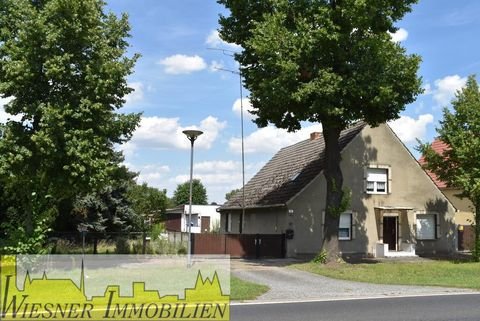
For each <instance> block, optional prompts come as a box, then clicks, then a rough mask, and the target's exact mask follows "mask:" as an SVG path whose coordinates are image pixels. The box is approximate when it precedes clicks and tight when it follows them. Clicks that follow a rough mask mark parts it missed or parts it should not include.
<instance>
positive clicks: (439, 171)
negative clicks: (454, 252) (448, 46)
mask: <svg viewBox="0 0 480 321" xmlns="http://www.w3.org/2000/svg"><path fill="white" fill-rule="evenodd" d="M452 106H453V110H450V109H448V108H445V109H444V110H443V120H442V121H441V122H440V128H437V131H438V134H439V136H438V139H439V140H441V141H442V142H444V143H446V144H447V145H448V148H446V149H445V150H444V151H443V153H442V154H441V155H440V154H437V153H436V152H435V151H434V150H433V149H432V147H431V146H430V145H429V144H421V143H420V144H419V146H418V147H417V149H418V150H419V151H420V152H421V153H422V154H423V155H424V158H425V161H426V164H425V168H427V169H428V170H431V171H432V172H433V173H435V174H436V175H437V176H438V177H439V179H440V180H442V181H444V182H446V183H447V186H449V187H455V188H459V189H461V190H462V194H461V196H462V197H467V198H468V199H469V200H470V201H471V202H472V203H473V205H474V206H475V208H474V209H473V210H474V211H475V223H474V225H475V226H476V229H475V249H474V253H473V256H474V259H475V261H477V262H478V261H480V228H479V226H480V213H479V212H480V92H479V88H478V83H477V81H476V79H475V76H470V77H468V80H467V84H466V86H465V87H464V88H463V89H462V90H461V91H459V92H457V94H456V95H455V98H454V99H453V100H452Z"/></svg>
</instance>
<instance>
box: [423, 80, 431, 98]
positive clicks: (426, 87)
mask: <svg viewBox="0 0 480 321" xmlns="http://www.w3.org/2000/svg"><path fill="white" fill-rule="evenodd" d="M423 90H424V91H423V94H424V95H431V94H432V85H430V84H429V83H426V84H425V85H423Z"/></svg>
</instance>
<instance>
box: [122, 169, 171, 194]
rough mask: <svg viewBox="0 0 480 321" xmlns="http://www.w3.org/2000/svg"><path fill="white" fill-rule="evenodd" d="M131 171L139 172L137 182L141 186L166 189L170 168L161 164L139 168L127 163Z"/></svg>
mask: <svg viewBox="0 0 480 321" xmlns="http://www.w3.org/2000/svg"><path fill="white" fill-rule="evenodd" d="M125 166H127V167H128V169H130V170H131V171H134V172H138V173H139V175H138V176H137V182H138V183H139V184H142V183H147V184H148V185H149V186H153V187H157V188H160V189H163V188H165V181H166V180H167V177H166V174H168V173H169V172H170V167H168V166H167V165H161V164H147V165H141V166H137V165H134V164H131V163H125Z"/></svg>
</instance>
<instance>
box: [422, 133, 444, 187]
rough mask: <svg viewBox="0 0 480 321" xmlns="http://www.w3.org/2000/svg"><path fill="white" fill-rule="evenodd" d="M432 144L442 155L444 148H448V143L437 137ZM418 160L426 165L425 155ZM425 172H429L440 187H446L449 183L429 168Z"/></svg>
mask: <svg viewBox="0 0 480 321" xmlns="http://www.w3.org/2000/svg"><path fill="white" fill-rule="evenodd" d="M431 146H432V149H433V150H434V151H435V152H436V153H438V154H440V155H441V154H443V151H444V150H446V149H448V144H446V143H444V142H442V141H441V140H440V139H438V138H437V139H435V140H434V141H433V142H432V145H431ZM418 162H419V163H420V165H425V164H426V161H425V158H424V157H423V155H422V157H420V159H419V160H418ZM425 172H427V174H428V176H430V178H431V179H432V181H433V182H434V183H435V185H437V187H438V188H446V187H447V183H445V182H444V181H441V180H440V179H439V178H438V176H437V175H436V174H435V173H433V172H431V171H429V170H426V171H425Z"/></svg>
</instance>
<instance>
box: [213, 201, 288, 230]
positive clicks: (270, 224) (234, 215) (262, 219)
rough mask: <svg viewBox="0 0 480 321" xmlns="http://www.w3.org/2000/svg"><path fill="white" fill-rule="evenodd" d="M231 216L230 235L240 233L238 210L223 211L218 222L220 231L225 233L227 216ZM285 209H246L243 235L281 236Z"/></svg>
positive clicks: (284, 227)
mask: <svg viewBox="0 0 480 321" xmlns="http://www.w3.org/2000/svg"><path fill="white" fill-rule="evenodd" d="M228 213H230V214H231V219H232V229H231V231H230V233H239V232H240V214H241V211H240V210H234V211H224V212H222V215H221V220H220V222H221V223H220V225H221V228H220V231H221V232H222V233H225V232H226V224H227V218H226V217H227V215H228ZM285 216H286V210H285V208H280V207H275V208H271V209H247V210H246V211H245V218H244V225H243V231H242V233H243V234H283V233H285V229H286V225H285V221H286V220H285Z"/></svg>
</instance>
